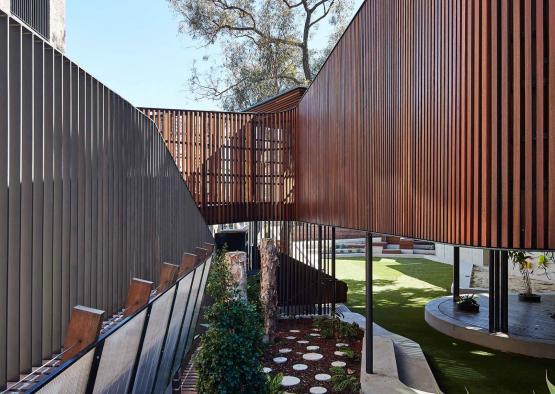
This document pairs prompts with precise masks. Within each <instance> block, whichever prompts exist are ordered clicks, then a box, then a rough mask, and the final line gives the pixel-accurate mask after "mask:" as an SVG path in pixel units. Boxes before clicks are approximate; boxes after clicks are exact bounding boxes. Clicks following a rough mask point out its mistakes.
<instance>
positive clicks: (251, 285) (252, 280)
mask: <svg viewBox="0 0 555 394" xmlns="http://www.w3.org/2000/svg"><path fill="white" fill-rule="evenodd" d="M247 298H248V299H249V302H250V303H251V304H252V305H254V307H255V308H256V311H257V312H258V313H259V314H260V316H261V317H262V304H261V303H260V273H258V274H256V275H251V276H249V277H248V278H247Z"/></svg>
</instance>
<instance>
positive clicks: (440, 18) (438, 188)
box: [295, 0, 555, 249]
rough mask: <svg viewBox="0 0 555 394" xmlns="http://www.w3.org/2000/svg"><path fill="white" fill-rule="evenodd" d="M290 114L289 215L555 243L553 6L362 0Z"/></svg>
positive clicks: (450, 237)
mask: <svg viewBox="0 0 555 394" xmlns="http://www.w3.org/2000/svg"><path fill="white" fill-rule="evenodd" d="M298 111H299V112H298V116H299V127H298V128H299V130H298V133H297V134H296V135H297V140H296V149H295V155H296V156H295V158H296V160H295V166H296V172H295V174H296V193H295V199H296V214H295V217H296V219H297V220H301V221H308V222H313V223H322V224H331V225H336V226H341V227H347V228H356V229H362V230H369V231H374V232H379V233H386V234H396V235H402V236H407V237H411V238H420V239H428V240H433V241H439V242H446V243H453V244H464V245H471V246H483V247H503V248H515V249H516V248H531V249H555V1H553V0H549V1H544V0H514V1H501V0H493V1H462V0H452V1H441V0H416V1H410V2H409V1H401V0H372V1H366V2H365V3H364V4H363V6H362V7H361V9H360V11H359V13H358V14H357V16H356V17H355V19H354V21H353V22H352V24H351V25H350V27H349V28H348V29H347V31H346V32H345V34H344V36H343V38H342V39H341V40H340V42H339V43H338V44H337V47H336V48H335V50H334V51H333V52H332V54H331V55H330V57H329V58H328V60H327V62H326V64H325V65H324V67H323V68H322V70H321V71H320V73H319V75H318V76H317V78H316V80H315V81H314V82H313V84H312V86H311V87H310V88H309V89H308V91H307V93H306V94H305V96H304V97H303V99H302V100H301V102H300V104H299V108H298Z"/></svg>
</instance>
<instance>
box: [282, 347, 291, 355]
mask: <svg viewBox="0 0 555 394" xmlns="http://www.w3.org/2000/svg"><path fill="white" fill-rule="evenodd" d="M291 351H292V350H291V349H289V348H288V347H286V348H283V349H279V352H280V353H282V354H283V353H291Z"/></svg>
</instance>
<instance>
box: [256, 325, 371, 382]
mask: <svg viewBox="0 0 555 394" xmlns="http://www.w3.org/2000/svg"><path fill="white" fill-rule="evenodd" d="M290 330H299V331H300V332H298V333H292V332H290ZM313 333H318V331H315V330H313V326H312V319H295V320H293V319H290V320H280V321H279V322H278V333H277V335H276V340H275V343H273V344H272V345H271V346H269V347H268V349H267V351H266V354H265V355H264V361H263V366H264V367H269V368H271V369H272V372H271V373H270V375H271V376H275V375H276V374H278V373H282V374H283V375H284V376H295V377H297V378H299V379H300V380H301V382H300V383H299V384H298V385H296V386H292V387H284V390H285V391H286V392H288V393H308V392H309V389H310V388H311V387H314V386H319V387H325V388H326V389H327V390H328V393H333V392H334V391H333V383H332V382H331V381H327V382H321V381H318V380H316V379H315V376H316V375H317V374H328V375H332V373H331V372H330V368H331V363H332V362H333V361H344V362H345V363H346V364H347V365H346V367H345V368H346V369H347V371H348V373H349V374H351V373H352V374H355V376H356V377H357V380H358V379H360V354H361V351H362V337H363V333H362V332H361V334H360V336H359V338H357V339H356V340H354V341H350V340H346V339H343V338H342V339H335V338H329V339H325V338H323V337H314V336H311V335H310V334H313ZM288 336H294V337H296V338H295V339H286V337H288ZM299 340H307V341H309V342H310V343H307V344H300V343H298V342H297V341H299ZM337 343H347V344H348V345H349V348H351V349H352V350H353V351H355V352H356V353H357V354H358V359H357V360H356V361H355V360H351V359H349V358H347V357H344V356H336V355H335V354H334V352H335V351H338V350H341V349H340V348H338V347H337V346H336V344H337ZM314 345H315V346H319V347H320V349H319V350H317V351H309V350H307V349H306V347H307V346H314ZM283 348H290V349H292V351H291V352H289V353H286V354H281V353H280V352H279V349H283ZM306 353H319V354H321V355H323V356H324V357H323V358H322V359H321V360H319V361H308V360H305V359H303V354H306ZM275 357H286V358H287V361H286V362H285V363H283V364H277V363H275V362H274V361H273V359H274V358H275ZM295 364H306V365H307V366H308V369H306V370H304V371H295V370H294V369H293V365H295Z"/></svg>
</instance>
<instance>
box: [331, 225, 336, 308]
mask: <svg viewBox="0 0 555 394" xmlns="http://www.w3.org/2000/svg"><path fill="white" fill-rule="evenodd" d="M331 277H332V279H333V290H332V291H333V300H332V303H331V314H332V316H335V304H336V302H337V281H336V279H335V227H332V228H331Z"/></svg>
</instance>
